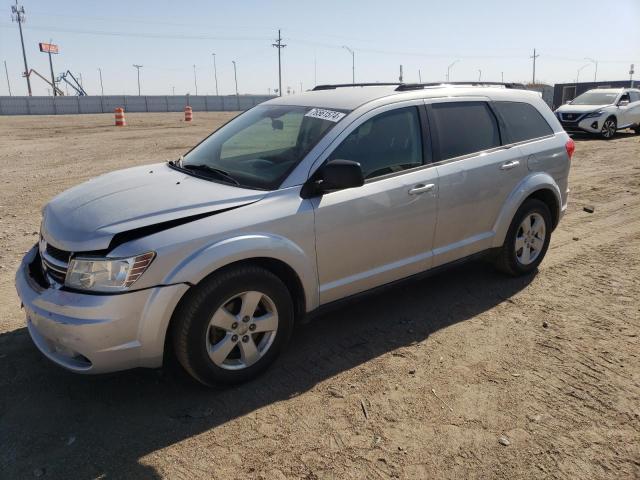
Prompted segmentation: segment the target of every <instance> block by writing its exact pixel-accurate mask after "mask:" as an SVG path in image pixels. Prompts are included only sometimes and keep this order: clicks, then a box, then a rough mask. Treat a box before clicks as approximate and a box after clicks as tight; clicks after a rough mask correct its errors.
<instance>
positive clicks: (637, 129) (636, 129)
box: [633, 124, 640, 135]
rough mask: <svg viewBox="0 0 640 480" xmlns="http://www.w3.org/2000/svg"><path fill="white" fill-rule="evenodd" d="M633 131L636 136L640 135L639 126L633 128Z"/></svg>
mask: <svg viewBox="0 0 640 480" xmlns="http://www.w3.org/2000/svg"><path fill="white" fill-rule="evenodd" d="M633 131H634V132H636V135H640V124H638V125H636V126H635V127H633Z"/></svg>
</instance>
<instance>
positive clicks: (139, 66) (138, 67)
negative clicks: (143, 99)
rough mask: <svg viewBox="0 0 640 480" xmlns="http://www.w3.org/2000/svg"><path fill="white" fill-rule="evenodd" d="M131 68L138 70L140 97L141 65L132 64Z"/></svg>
mask: <svg viewBox="0 0 640 480" xmlns="http://www.w3.org/2000/svg"><path fill="white" fill-rule="evenodd" d="M133 66H134V67H135V68H136V69H137V70H138V96H140V69H141V68H142V65H136V64H135V63H134V64H133Z"/></svg>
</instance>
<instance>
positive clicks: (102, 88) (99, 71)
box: [98, 68, 104, 97]
mask: <svg viewBox="0 0 640 480" xmlns="http://www.w3.org/2000/svg"><path fill="white" fill-rule="evenodd" d="M98 73H99V74H100V92H101V94H102V96H103V97H104V87H103V86H102V69H101V68H99V69H98Z"/></svg>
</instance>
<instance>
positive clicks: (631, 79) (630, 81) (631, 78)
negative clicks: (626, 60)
mask: <svg viewBox="0 0 640 480" xmlns="http://www.w3.org/2000/svg"><path fill="white" fill-rule="evenodd" d="M633 67H634V65H633V63H632V64H631V66H630V67H629V83H630V84H631V88H633V74H634V73H635V70H634V69H633Z"/></svg>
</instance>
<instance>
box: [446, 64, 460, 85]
mask: <svg viewBox="0 0 640 480" xmlns="http://www.w3.org/2000/svg"><path fill="white" fill-rule="evenodd" d="M458 62H459V60H454V61H453V62H451V63H450V64H449V66H448V67H447V82H449V81H451V67H453V66H454V65H455V64H456V63H458Z"/></svg>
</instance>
